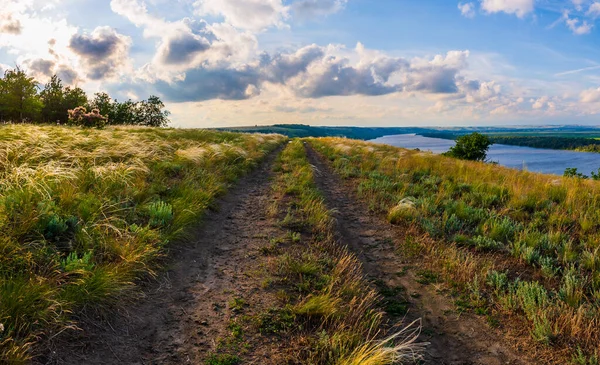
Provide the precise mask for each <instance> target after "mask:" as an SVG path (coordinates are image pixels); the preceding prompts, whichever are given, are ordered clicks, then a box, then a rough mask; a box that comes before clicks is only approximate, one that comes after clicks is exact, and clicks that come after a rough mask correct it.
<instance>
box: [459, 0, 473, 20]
mask: <svg viewBox="0 0 600 365" xmlns="http://www.w3.org/2000/svg"><path fill="white" fill-rule="evenodd" d="M458 10H460V13H461V14H462V15H463V16H464V17H466V18H473V17H475V4H474V3H464V4H463V3H458Z"/></svg>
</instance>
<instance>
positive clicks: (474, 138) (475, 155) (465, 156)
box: [444, 133, 493, 161]
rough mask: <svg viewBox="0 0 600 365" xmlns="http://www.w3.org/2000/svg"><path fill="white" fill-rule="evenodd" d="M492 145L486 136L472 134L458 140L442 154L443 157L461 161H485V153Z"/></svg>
mask: <svg viewBox="0 0 600 365" xmlns="http://www.w3.org/2000/svg"><path fill="white" fill-rule="evenodd" d="M492 144H493V143H492V141H491V140H490V139H489V138H488V137H487V136H484V135H483V134H479V133H473V134H469V135H466V136H462V137H460V138H458V139H457V140H456V145H455V146H454V147H452V148H451V149H450V150H449V151H448V152H446V153H444V155H445V156H448V157H454V158H459V159H461V160H471V161H485V159H486V158H487V151H488V150H489V148H490V146H491V145H492Z"/></svg>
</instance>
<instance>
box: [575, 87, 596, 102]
mask: <svg viewBox="0 0 600 365" xmlns="http://www.w3.org/2000/svg"><path fill="white" fill-rule="evenodd" d="M579 99H580V101H581V102H582V103H595V102H598V101H600V88H598V89H587V90H583V91H582V92H581V94H580V95H579Z"/></svg>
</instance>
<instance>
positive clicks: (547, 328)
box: [531, 314, 554, 345]
mask: <svg viewBox="0 0 600 365" xmlns="http://www.w3.org/2000/svg"><path fill="white" fill-rule="evenodd" d="M531 336H532V337H533V339H534V340H536V341H538V342H541V343H543V344H544V345H550V343H551V342H552V338H553V337H554V333H553V331H552V326H551V325H550V321H549V320H548V318H547V317H546V315H545V314H539V315H536V316H534V317H533V330H532V331H531Z"/></svg>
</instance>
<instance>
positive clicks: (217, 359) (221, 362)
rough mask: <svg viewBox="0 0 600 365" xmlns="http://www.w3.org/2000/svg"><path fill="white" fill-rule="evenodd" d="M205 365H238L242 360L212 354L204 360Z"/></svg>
mask: <svg viewBox="0 0 600 365" xmlns="http://www.w3.org/2000/svg"><path fill="white" fill-rule="evenodd" d="M205 363H206V365H238V364H241V363H242V360H241V359H240V358H239V356H237V355H230V354H212V355H210V356H209V357H208V358H207V359H206V362H205Z"/></svg>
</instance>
